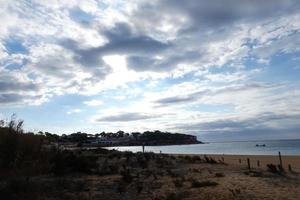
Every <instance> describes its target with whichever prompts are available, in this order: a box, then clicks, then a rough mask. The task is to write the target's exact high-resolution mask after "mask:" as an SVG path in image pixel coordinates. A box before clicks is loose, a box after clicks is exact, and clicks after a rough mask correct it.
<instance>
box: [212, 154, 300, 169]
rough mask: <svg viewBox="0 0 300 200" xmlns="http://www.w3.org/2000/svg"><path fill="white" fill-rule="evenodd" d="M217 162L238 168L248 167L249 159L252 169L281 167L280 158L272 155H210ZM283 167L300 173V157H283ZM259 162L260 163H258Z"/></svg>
mask: <svg viewBox="0 0 300 200" xmlns="http://www.w3.org/2000/svg"><path fill="white" fill-rule="evenodd" d="M208 156H210V157H213V158H214V159H216V160H221V161H223V159H224V162H225V163H227V164H230V165H237V166H247V165H248V164H247V158H249V160H250V166H251V168H263V169H265V168H266V165H267V164H270V163H271V164H275V165H279V164H280V161H279V156H275V155H274V156H270V155H208ZM281 159H282V165H283V168H284V169H286V170H287V169H288V165H291V168H292V170H293V171H296V172H300V156H285V155H282V156H281ZM258 162H259V163H258Z"/></svg>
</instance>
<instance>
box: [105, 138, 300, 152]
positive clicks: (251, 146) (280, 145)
mask: <svg viewBox="0 0 300 200" xmlns="http://www.w3.org/2000/svg"><path fill="white" fill-rule="evenodd" d="M257 145H258V146H257ZM107 149H116V150H119V151H131V152H140V151H142V146H123V147H108V148H107ZM145 151H146V152H154V153H170V154H224V155H226V154H228V155H277V154H278V152H281V154H282V155H300V139H296V140H258V141H233V142H211V143H204V144H191V145H167V146H145Z"/></svg>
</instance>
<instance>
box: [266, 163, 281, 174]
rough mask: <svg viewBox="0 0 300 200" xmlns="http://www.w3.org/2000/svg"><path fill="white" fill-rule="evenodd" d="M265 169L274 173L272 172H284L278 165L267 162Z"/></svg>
mask: <svg viewBox="0 0 300 200" xmlns="http://www.w3.org/2000/svg"><path fill="white" fill-rule="evenodd" d="M267 169H268V171H269V172H271V173H274V174H281V173H283V172H284V169H283V168H282V167H281V166H280V165H278V166H276V165H274V164H267Z"/></svg>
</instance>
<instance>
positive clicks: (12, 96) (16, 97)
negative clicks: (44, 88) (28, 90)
mask: <svg viewBox="0 0 300 200" xmlns="http://www.w3.org/2000/svg"><path fill="white" fill-rule="evenodd" d="M40 98H42V96H41V95H34V96H31V95H23V94H17V93H4V94H0V105H1V104H4V105H8V104H14V105H18V104H24V103H26V102H27V103H33V102H35V101H38V100H39V99H40Z"/></svg>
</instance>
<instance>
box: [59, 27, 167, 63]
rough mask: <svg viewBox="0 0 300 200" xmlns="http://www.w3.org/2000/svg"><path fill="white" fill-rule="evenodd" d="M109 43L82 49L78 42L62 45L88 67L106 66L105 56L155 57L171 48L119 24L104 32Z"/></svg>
mask: <svg viewBox="0 0 300 200" xmlns="http://www.w3.org/2000/svg"><path fill="white" fill-rule="evenodd" d="M102 34H103V35H104V37H106V38H107V39H108V42H107V43H106V44H104V45H102V46H99V47H91V48H82V47H80V44H79V43H77V42H76V41H73V40H70V39H66V40H63V41H61V43H60V44H61V45H62V46H63V47H65V48H67V49H69V50H71V51H72V52H74V54H75V57H74V59H75V60H76V61H77V62H79V63H80V64H82V65H84V66H87V67H95V66H97V67H99V66H100V67H101V66H105V63H104V62H103V60H102V57H103V56H105V55H114V54H125V55H138V56H142V55H148V56H149V55H153V54H157V53H159V52H161V51H164V50H166V49H167V48H170V47H171V46H172V45H171V44H170V43H164V42H160V41H158V40H155V39H153V38H152V37H150V36H147V35H141V34H138V33H134V32H133V31H132V30H131V28H130V27H129V25H128V24H125V23H117V24H115V26H114V27H113V28H112V29H107V30H105V31H103V32H102Z"/></svg>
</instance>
